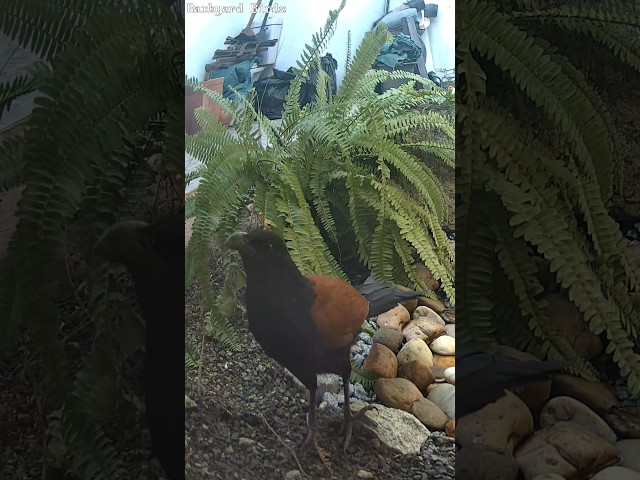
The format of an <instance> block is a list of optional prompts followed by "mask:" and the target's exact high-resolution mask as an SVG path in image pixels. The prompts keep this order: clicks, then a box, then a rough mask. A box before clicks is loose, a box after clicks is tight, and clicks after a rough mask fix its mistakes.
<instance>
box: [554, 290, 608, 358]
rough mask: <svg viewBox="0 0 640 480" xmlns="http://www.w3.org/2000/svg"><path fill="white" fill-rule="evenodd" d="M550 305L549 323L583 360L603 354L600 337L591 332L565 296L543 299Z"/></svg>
mask: <svg viewBox="0 0 640 480" xmlns="http://www.w3.org/2000/svg"><path fill="white" fill-rule="evenodd" d="M543 298H544V300H546V301H547V302H548V303H549V307H548V308H549V315H550V316H551V318H550V319H549V322H550V324H551V325H554V328H556V329H558V333H559V334H560V335H561V336H562V337H563V338H564V339H565V340H566V341H568V342H569V344H570V345H571V346H572V347H573V349H574V350H575V352H576V355H578V356H579V357H581V358H586V359H588V360H590V359H592V358H594V357H596V356H597V355H599V354H600V353H601V352H602V341H601V340H600V337H599V336H598V335H596V334H594V333H593V332H591V330H589V326H588V325H587V322H585V321H584V316H583V315H582V313H581V312H580V310H578V309H577V308H576V307H575V306H574V305H573V303H571V302H570V301H569V300H568V299H567V298H566V297H565V296H564V295H562V294H560V293H554V294H551V295H546V296H545V297H543Z"/></svg>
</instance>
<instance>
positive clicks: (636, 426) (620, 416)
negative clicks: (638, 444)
mask: <svg viewBox="0 0 640 480" xmlns="http://www.w3.org/2000/svg"><path fill="white" fill-rule="evenodd" d="M604 419H605V421H606V422H607V424H608V425H609V426H610V427H611V428H612V429H613V431H614V432H616V435H618V438H619V439H620V440H622V439H624V438H640V407H633V406H628V407H614V408H612V409H611V410H609V411H608V412H607V414H606V415H605V417H604Z"/></svg>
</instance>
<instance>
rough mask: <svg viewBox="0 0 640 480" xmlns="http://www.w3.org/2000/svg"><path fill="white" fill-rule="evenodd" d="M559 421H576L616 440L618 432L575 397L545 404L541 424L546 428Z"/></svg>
mask: <svg viewBox="0 0 640 480" xmlns="http://www.w3.org/2000/svg"><path fill="white" fill-rule="evenodd" d="M558 422H575V423H577V424H579V425H582V426H583V427H584V428H586V429H587V430H589V431H591V432H592V433H594V434H596V435H598V436H599V437H601V438H603V439H605V440H607V441H609V442H611V443H615V441H616V434H615V433H614V431H613V430H612V429H611V427H609V425H607V422H605V421H604V420H603V419H602V418H601V417H600V416H599V415H598V414H597V413H595V412H594V411H593V410H591V409H590V408H589V407H587V406H586V405H585V404H584V403H582V402H579V401H578V400H576V399H575V398H571V397H554V398H552V399H551V400H549V401H548V402H547V404H546V405H545V406H544V408H543V409H542V412H540V426H541V427H542V428H545V427H549V426H551V425H554V424H556V423H558ZM638 452H640V450H638Z"/></svg>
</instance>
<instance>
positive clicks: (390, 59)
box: [376, 33, 422, 69]
mask: <svg viewBox="0 0 640 480" xmlns="http://www.w3.org/2000/svg"><path fill="white" fill-rule="evenodd" d="M421 54H422V50H420V47H419V46H418V45H416V42H414V41H413V40H411V37H410V36H409V35H405V34H404V33H399V34H397V35H396V36H395V37H394V38H393V42H387V43H385V44H384V45H383V46H382V48H381V49H380V54H379V55H378V57H377V58H376V65H378V64H383V65H386V66H387V67H389V68H390V69H394V68H395V67H396V65H397V64H398V63H411V62H415V61H416V60H418V58H419V57H420V55H421Z"/></svg>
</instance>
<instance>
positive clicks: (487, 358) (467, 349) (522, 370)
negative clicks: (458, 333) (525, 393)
mask: <svg viewBox="0 0 640 480" xmlns="http://www.w3.org/2000/svg"><path fill="white" fill-rule="evenodd" d="M568 365H569V363H568V362H562V361H545V362H542V361H521V360H516V359H515V358H511V357H508V356H506V355H501V354H499V353H493V352H490V351H487V350H485V349H482V348H479V347H477V346H476V345H470V344H467V343H466V342H459V344H458V345H456V377H457V378H456V385H457V386H456V414H457V415H458V416H459V417H462V416H464V415H466V414H468V413H471V412H473V411H475V410H477V409H479V408H481V407H483V406H484V405H486V404H488V403H492V402H494V401H496V400H497V399H499V398H501V397H502V396H504V391H505V389H509V388H514V387H520V386H523V385H526V384H528V383H530V382H533V381H536V380H541V379H545V378H548V377H549V375H551V374H552V373H557V372H561V371H562V370H564V369H565V368H566V367H567V366H568Z"/></svg>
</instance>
